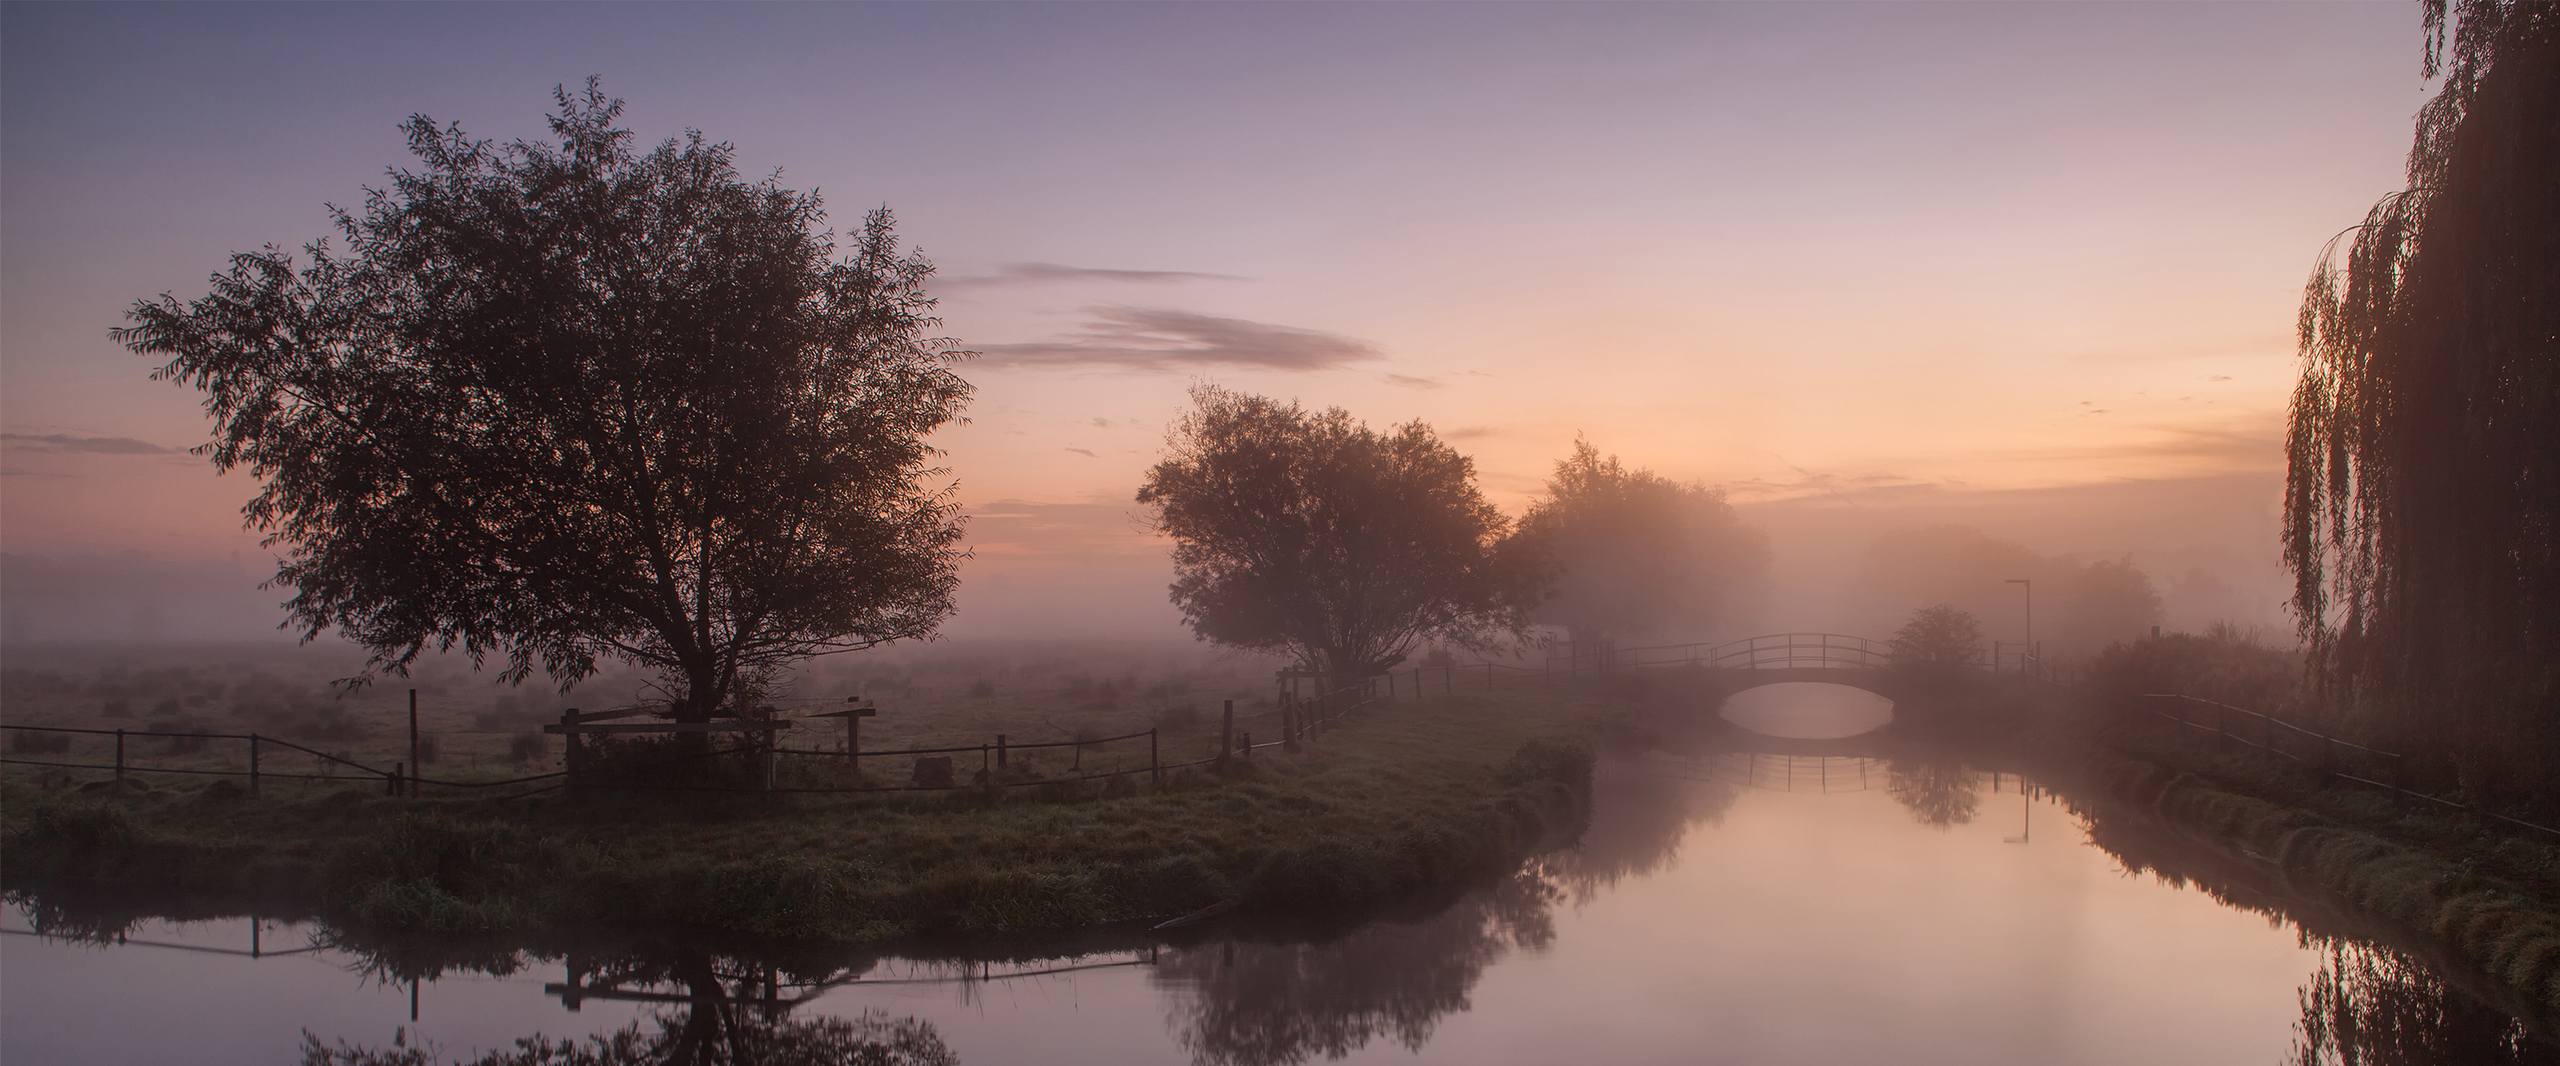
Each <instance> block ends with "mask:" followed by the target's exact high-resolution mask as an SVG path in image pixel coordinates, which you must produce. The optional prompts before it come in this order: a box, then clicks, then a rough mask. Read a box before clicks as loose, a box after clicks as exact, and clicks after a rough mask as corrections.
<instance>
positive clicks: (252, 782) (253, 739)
mask: <svg viewBox="0 0 2560 1066" xmlns="http://www.w3.org/2000/svg"><path fill="white" fill-rule="evenodd" d="M249 794H250V795H252V796H255V795H257V794H258V735H257V734H256V733H251V734H249Z"/></svg>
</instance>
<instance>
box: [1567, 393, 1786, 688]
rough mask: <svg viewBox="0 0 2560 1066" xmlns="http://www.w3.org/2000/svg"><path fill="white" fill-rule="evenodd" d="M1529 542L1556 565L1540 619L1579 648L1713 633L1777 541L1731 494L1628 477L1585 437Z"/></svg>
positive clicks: (1760, 572)
mask: <svg viewBox="0 0 2560 1066" xmlns="http://www.w3.org/2000/svg"><path fill="white" fill-rule="evenodd" d="M1519 536H1520V540H1521V541H1522V542H1523V543H1524V545H1534V546H1535V550H1537V551H1538V552H1540V553H1542V554H1543V555H1544V557H1545V558H1546V560H1547V561H1548V562H1549V563H1551V564H1552V565H1553V566H1554V567H1555V586H1554V589H1553V592H1552V594H1551V595H1550V596H1549V597H1548V598H1547V599H1546V600H1544V601H1543V602H1541V603H1539V604H1538V606H1537V608H1536V610H1535V612H1534V614H1533V617H1534V618H1536V619H1537V620H1538V621H1541V622H1548V623H1552V624H1555V625H1561V626H1563V627H1565V629H1566V630H1567V631H1568V632H1569V633H1571V634H1572V636H1573V639H1574V640H1575V641H1577V642H1581V641H1589V640H1596V639H1602V638H1607V637H1613V636H1620V635H1625V634H1631V633H1648V632H1660V631H1663V630H1668V629H1675V628H1678V629H1690V630H1695V629H1700V628H1703V627H1705V626H1708V625H1711V624H1714V623H1716V622H1719V621H1723V620H1725V619H1727V618H1730V617H1731V616H1732V615H1733V614H1734V613H1735V612H1736V611H1737V609H1738V608H1739V607H1740V606H1741V605H1742V604H1743V602H1744V601H1745V600H1746V599H1747V598H1748V597H1749V596H1750V595H1751V594H1752V593H1753V592H1754V591H1756V590H1757V588H1758V587H1759V584H1760V583H1761V581H1763V580H1764V579H1765V577H1766V576H1767V569H1768V556H1769V549H1768V544H1767V542H1766V541H1765V540H1764V539H1762V537H1761V536H1760V534H1759V532H1758V531H1757V530H1754V529H1752V528H1751V527H1749V526H1746V525H1744V524H1743V523H1742V519H1741V518H1740V517H1739V516H1737V515H1735V514H1734V511H1733V507H1732V505H1730V504H1728V503H1726V502H1725V499H1724V494H1723V493H1721V492H1717V491H1715V490H1712V489H1709V488H1706V487H1704V486H1701V485H1684V484H1681V483H1680V482H1677V481H1673V480H1671V479H1670V478H1666V477H1663V476H1661V475H1659V474H1656V473H1654V472H1652V471H1650V470H1631V469H1628V468H1627V467H1626V466H1625V465H1624V464H1622V463H1620V462H1619V461H1618V458H1617V457H1616V456H1614V455H1612V456H1603V455H1601V454H1600V450H1599V449H1597V448H1594V447H1592V446H1591V442H1590V441H1587V440H1581V439H1576V440H1575V441H1574V442H1573V454H1572V455H1571V456H1569V457H1567V458H1565V459H1563V460H1560V461H1558V462H1557V463H1556V468H1555V474H1554V476H1552V477H1550V478H1549V479H1548V480H1547V496H1546V498H1545V499H1542V500H1540V501H1538V502H1537V503H1536V504H1533V505H1532V506H1531V507H1530V508H1529V513H1528V515H1527V517H1524V518H1522V519H1521V520H1520V534H1519Z"/></svg>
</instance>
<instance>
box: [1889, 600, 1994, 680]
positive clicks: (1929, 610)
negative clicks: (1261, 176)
mask: <svg viewBox="0 0 2560 1066" xmlns="http://www.w3.org/2000/svg"><path fill="white" fill-rule="evenodd" d="M1893 659H1894V663H1895V665H1897V666H1900V667H1904V668H1907V669H1910V670H1913V671H1916V672H1919V673H1921V674H1925V675H1930V676H1944V675H1949V674H1953V673H1954V672H1956V671H1960V670H1963V669H1965V668H1966V667H1969V666H1971V665H1973V664H1974V663H1976V662H1979V661H1981V659H1982V627H1981V626H1980V625H1979V624H1977V623H1976V622H1975V621H1974V620H1973V616H1972V615H1969V614H1966V613H1965V612H1963V611H1959V610H1957V609H1955V608H1953V607H1949V606H1947V605H1946V604H1943V603H1940V604H1932V605H1930V606H1927V607H1923V608H1921V609H1919V610H1918V611H1915V612H1913V613H1912V615H1911V620H1910V621H1908V622H1904V623H1903V624H1902V628H1901V629H1898V630H1895V631H1894V634H1893Z"/></svg>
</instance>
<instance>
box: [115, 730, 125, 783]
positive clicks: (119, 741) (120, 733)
mask: <svg viewBox="0 0 2560 1066" xmlns="http://www.w3.org/2000/svg"><path fill="white" fill-rule="evenodd" d="M116 784H118V785H122V784H124V730H121V729H119V730H116Z"/></svg>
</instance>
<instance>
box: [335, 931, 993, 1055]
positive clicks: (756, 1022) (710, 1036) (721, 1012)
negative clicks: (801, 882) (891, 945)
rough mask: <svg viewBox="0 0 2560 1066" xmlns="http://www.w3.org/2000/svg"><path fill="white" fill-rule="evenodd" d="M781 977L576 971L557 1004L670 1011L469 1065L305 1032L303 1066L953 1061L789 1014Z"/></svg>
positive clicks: (838, 1021)
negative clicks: (601, 1003) (616, 1004)
mask: <svg viewBox="0 0 2560 1066" xmlns="http://www.w3.org/2000/svg"><path fill="white" fill-rule="evenodd" d="M670 960H671V961H670ZM724 970H725V971H727V972H726V973H724ZM742 973H743V974H749V976H740V974H742ZM779 980H780V975H779V974H778V972H776V971H775V970H773V969H772V968H770V967H763V968H761V969H760V970H759V968H758V967H755V966H752V965H742V964H737V963H734V962H732V961H731V960H724V959H716V958H714V957H713V956H712V955H710V954H709V953H707V952H699V951H693V952H677V953H674V954H672V955H670V956H667V957H666V958H663V959H650V960H639V959H632V960H621V961H616V962H609V963H605V964H603V965H601V966H598V967H596V968H594V969H592V970H587V971H584V972H582V973H579V975H578V979H577V980H576V981H574V982H572V983H571V984H570V985H568V986H566V989H565V991H564V990H562V989H560V988H557V987H555V989H554V990H555V991H560V992H561V994H562V995H563V998H564V1000H565V999H569V998H571V997H577V998H598V999H641V1000H645V1001H652V1002H660V1003H666V1004H668V1005H667V1006H664V1007H661V1008H659V1009H658V1010H657V1011H656V1013H655V1014H654V1015H653V1016H652V1017H650V1018H649V1019H647V1020H646V1021H639V1022H633V1023H631V1024H630V1025H626V1026H624V1027H622V1028H620V1029H616V1030H613V1031H611V1032H607V1033H598V1034H593V1035H589V1036H585V1037H573V1038H553V1037H548V1036H544V1035H542V1034H540V1033H536V1034H534V1035H531V1036H527V1037H522V1038H520V1039H518V1040H516V1042H515V1044H514V1045H513V1046H512V1047H508V1048H504V1049H499V1050H494V1051H486V1052H481V1053H479V1054H478V1055H476V1056H474V1057H469V1058H451V1057H447V1056H445V1055H444V1054H442V1053H441V1052H440V1051H439V1050H437V1049H435V1048H432V1047H410V1046H403V1045H402V1044H400V1043H395V1044H394V1045H393V1046H391V1047H388V1048H383V1047H363V1046H357V1045H352V1044H347V1043H343V1042H341V1043H336V1044H324V1043H322V1042H321V1041H320V1040H318V1039H317V1038H315V1037H313V1036H312V1035H311V1034H309V1033H307V1032H306V1033H304V1034H303V1049H302V1066H442V1064H446V1063H451V1064H453V1066H642V1064H646V1066H956V1064H957V1063H958V1062H959V1061H960V1058H959V1056H957V1055H955V1054H953V1053H952V1052H951V1049H950V1048H949V1047H947V1046H945V1045H944V1044H943V1042H942V1034H941V1033H940V1032H939V1031H938V1030H936V1029H935V1028H934V1027H933V1025H932V1023H929V1022H926V1021H923V1020H921V1019H918V1018H913V1017H894V1016H892V1015H889V1014H887V1013H884V1012H881V1011H876V1010H865V1011H863V1012H862V1013H861V1014H860V1015H858V1016H856V1017H852V1018H842V1017H832V1016H815V1017H796V1016H793V1015H792V1014H791V1013H790V1011H791V1009H792V1007H793V1006H794V1005H795V1004H794V1003H793V1002H792V1001H791V1000H786V999H781V998H779V996H778V995H777V993H776V986H777V984H778V982H779ZM823 984H824V982H820V987H823ZM759 985H761V994H760V993H759ZM733 986H734V987H733Z"/></svg>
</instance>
